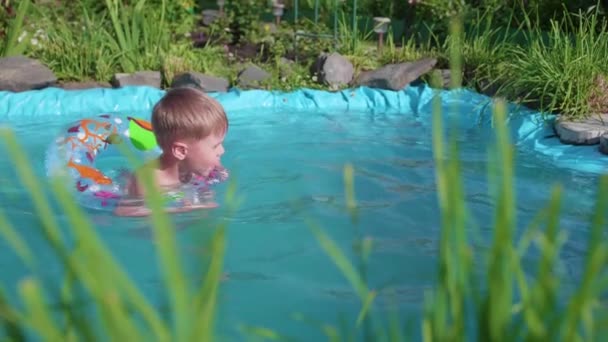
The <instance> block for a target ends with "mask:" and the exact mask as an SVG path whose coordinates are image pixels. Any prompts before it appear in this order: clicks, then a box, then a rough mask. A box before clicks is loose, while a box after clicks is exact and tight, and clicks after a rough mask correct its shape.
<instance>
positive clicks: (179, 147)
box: [171, 141, 188, 160]
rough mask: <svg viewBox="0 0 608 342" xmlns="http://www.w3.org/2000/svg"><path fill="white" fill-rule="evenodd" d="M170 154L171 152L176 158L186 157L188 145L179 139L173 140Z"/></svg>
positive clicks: (182, 158)
mask: <svg viewBox="0 0 608 342" xmlns="http://www.w3.org/2000/svg"><path fill="white" fill-rule="evenodd" d="M171 154H173V157H175V159H177V160H184V159H186V156H187V155H188V145H186V144H184V143H182V142H179V141H176V142H174V143H173V144H172V145H171Z"/></svg>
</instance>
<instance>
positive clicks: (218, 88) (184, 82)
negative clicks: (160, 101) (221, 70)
mask: <svg viewBox="0 0 608 342" xmlns="http://www.w3.org/2000/svg"><path fill="white" fill-rule="evenodd" d="M228 86H229V82H228V80H227V79H225V78H221V77H215V76H209V75H204V74H201V73H200V72H195V71H189V72H185V73H181V74H179V75H177V76H175V77H174V78H173V82H171V88H179V87H193V88H197V89H200V90H202V91H204V92H206V93H208V92H226V91H228Z"/></svg>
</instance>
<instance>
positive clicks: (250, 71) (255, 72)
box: [237, 65, 270, 88]
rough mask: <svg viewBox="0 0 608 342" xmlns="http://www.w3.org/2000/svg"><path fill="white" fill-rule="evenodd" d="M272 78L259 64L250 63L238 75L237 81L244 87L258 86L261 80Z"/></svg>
mask: <svg viewBox="0 0 608 342" xmlns="http://www.w3.org/2000/svg"><path fill="white" fill-rule="evenodd" d="M268 78H270V74H269V73H268V72H266V71H264V69H262V68H260V67H259V66H257V65H250V66H248V67H246V68H245V69H243V70H241V72H239V74H238V76H237V83H238V84H239V86H241V87H244V88H249V87H255V86H258V85H259V83H260V82H262V81H265V80H267V79H268Z"/></svg>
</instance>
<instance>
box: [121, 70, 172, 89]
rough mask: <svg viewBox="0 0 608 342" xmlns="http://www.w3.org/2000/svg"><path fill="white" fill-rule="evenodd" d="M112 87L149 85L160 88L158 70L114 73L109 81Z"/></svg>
mask: <svg viewBox="0 0 608 342" xmlns="http://www.w3.org/2000/svg"><path fill="white" fill-rule="evenodd" d="M110 83H111V84H112V86H113V87H115V88H120V87H126V86H149V87H154V88H160V85H161V75H160V71H137V72H135V73H132V74H124V73H118V74H114V77H112V80H111V81H110Z"/></svg>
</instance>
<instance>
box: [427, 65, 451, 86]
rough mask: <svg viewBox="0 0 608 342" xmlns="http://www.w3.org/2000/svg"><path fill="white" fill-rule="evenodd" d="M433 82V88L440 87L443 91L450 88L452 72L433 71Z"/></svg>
mask: <svg viewBox="0 0 608 342" xmlns="http://www.w3.org/2000/svg"><path fill="white" fill-rule="evenodd" d="M432 77H433V81H434V82H437V83H434V84H433V86H434V87H441V88H444V89H448V88H450V85H451V84H452V70H450V69H435V70H433V76H432Z"/></svg>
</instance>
